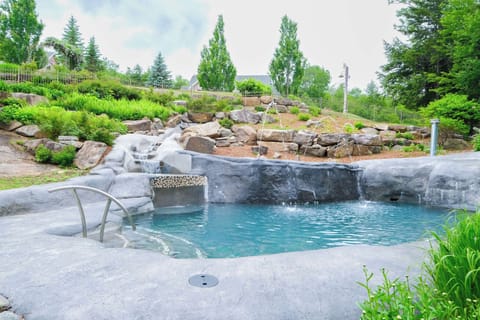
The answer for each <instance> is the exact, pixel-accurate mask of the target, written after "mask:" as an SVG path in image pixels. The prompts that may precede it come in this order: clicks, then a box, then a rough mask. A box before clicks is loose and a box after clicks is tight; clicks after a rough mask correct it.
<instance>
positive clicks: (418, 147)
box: [402, 144, 426, 152]
mask: <svg viewBox="0 0 480 320" xmlns="http://www.w3.org/2000/svg"><path fill="white" fill-rule="evenodd" d="M402 151H403V152H415V151H422V152H423V151H426V148H425V145H423V144H411V145H409V146H404V147H403V148H402Z"/></svg>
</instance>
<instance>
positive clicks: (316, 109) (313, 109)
mask: <svg viewBox="0 0 480 320" xmlns="http://www.w3.org/2000/svg"><path fill="white" fill-rule="evenodd" d="M308 111H309V112H310V114H311V115H312V116H314V117H318V115H319V114H320V113H321V112H322V109H320V108H319V107H315V106H310V107H308Z"/></svg>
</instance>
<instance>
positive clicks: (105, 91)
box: [77, 80, 141, 100]
mask: <svg viewBox="0 0 480 320" xmlns="http://www.w3.org/2000/svg"><path fill="white" fill-rule="evenodd" d="M77 91H78V92H80V93H83V94H88V95H92V96H95V97H97V98H99V99H109V98H113V99H116V100H119V99H127V100H139V99H140V98H141V95H140V91H139V90H137V89H132V88H128V87H126V86H124V85H122V84H120V83H119V82H117V81H105V80H86V81H83V82H81V83H79V84H78V85H77Z"/></svg>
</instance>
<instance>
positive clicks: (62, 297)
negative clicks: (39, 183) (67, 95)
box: [0, 204, 428, 319]
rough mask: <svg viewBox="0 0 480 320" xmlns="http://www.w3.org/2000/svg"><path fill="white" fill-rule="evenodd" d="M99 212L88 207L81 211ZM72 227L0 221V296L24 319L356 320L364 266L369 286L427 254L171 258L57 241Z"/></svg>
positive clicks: (37, 216)
mask: <svg viewBox="0 0 480 320" xmlns="http://www.w3.org/2000/svg"><path fill="white" fill-rule="evenodd" d="M102 207H103V204H102V205H100V204H92V205H88V206H87V214H88V212H89V211H90V212H93V211H95V212H96V211H99V212H102V210H101V209H100V208H102ZM97 208H98V209H100V210H97ZM92 210H93V211H92ZM111 217H112V218H111V219H113V220H115V219H117V218H115V217H114V216H111ZM89 218H90V219H92V218H93V220H95V219H99V218H100V215H99V214H98V215H96V214H93V215H92V214H91V215H90V216H89ZM78 220H79V217H78V212H77V210H76V208H64V209H61V210H52V211H48V212H43V213H32V214H25V215H16V216H7V217H2V218H1V219H0V248H1V254H2V259H0V294H3V295H5V296H6V297H8V298H9V299H10V301H11V303H12V307H13V309H14V310H15V311H16V312H17V313H19V314H24V315H26V317H27V318H28V319H226V318H229V319H358V318H359V315H360V309H359V308H358V306H357V304H358V302H360V301H362V300H363V299H364V298H366V292H365V290H364V289H363V288H361V286H360V285H359V284H358V283H357V282H363V281H364V275H363V271H362V270H363V266H364V265H365V266H367V268H368V269H369V270H370V271H372V272H374V273H375V274H376V275H377V276H376V277H375V278H374V283H379V282H378V281H380V278H381V277H380V269H381V268H386V269H387V270H388V271H389V275H390V276H392V277H402V276H404V275H406V274H410V275H412V276H413V275H415V274H417V273H418V271H419V265H420V263H421V262H422V261H423V258H424V257H425V250H424V249H425V248H427V247H428V243H427V242H426V241H421V242H415V243H407V244H402V245H397V246H390V247H384V246H367V245H358V246H347V247H337V248H331V249H323V250H314V251H303V252H291V253H282V254H274V255H267V256H256V257H244V258H234V259H173V258H170V257H167V256H164V255H162V254H160V253H158V252H152V251H146V250H137V249H123V248H106V247H104V246H103V245H102V244H100V243H99V242H97V241H95V240H90V239H83V238H78V237H66V236H58V235H56V234H58V230H60V229H62V228H64V227H65V226H66V225H67V226H68V225H73V224H76V225H78ZM59 228H60V229H59ZM195 274H211V275H214V276H215V277H217V278H218V279H219V284H218V285H217V286H215V287H212V288H197V287H193V286H191V285H189V284H188V278H189V277H190V276H193V275H195Z"/></svg>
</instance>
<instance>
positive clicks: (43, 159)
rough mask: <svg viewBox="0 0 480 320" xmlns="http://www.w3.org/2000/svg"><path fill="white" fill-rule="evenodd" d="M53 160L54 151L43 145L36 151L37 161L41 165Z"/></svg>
mask: <svg viewBox="0 0 480 320" xmlns="http://www.w3.org/2000/svg"><path fill="white" fill-rule="evenodd" d="M51 160H52V150H50V149H48V148H47V147H45V146H44V145H43V144H41V145H39V146H38V147H37V149H36V150H35V161H37V162H40V163H49V162H50V161H51Z"/></svg>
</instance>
